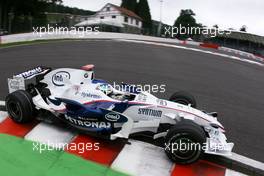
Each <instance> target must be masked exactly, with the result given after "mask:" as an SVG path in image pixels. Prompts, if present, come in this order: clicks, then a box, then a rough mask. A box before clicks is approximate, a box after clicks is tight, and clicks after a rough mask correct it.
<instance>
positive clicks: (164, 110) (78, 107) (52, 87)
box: [6, 65, 234, 164]
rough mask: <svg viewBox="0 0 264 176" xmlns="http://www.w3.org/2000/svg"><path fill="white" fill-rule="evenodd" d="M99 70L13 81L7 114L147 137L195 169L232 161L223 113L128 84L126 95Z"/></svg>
mask: <svg viewBox="0 0 264 176" xmlns="http://www.w3.org/2000/svg"><path fill="white" fill-rule="evenodd" d="M93 67H94V66H93V65H86V66H83V67H82V68H81V69H72V68H60V69H54V70H52V69H51V68H46V67H37V68H35V69H32V70H29V71H26V72H24V73H21V74H18V75H14V76H13V78H11V79H8V86H9V94H8V95H7V97H6V108H7V111H8V113H9V115H10V118H12V120H14V121H15V122H17V123H26V122H30V121H33V120H34V119H35V118H38V119H41V120H45V121H51V119H52V121H53V122H54V121H58V120H59V121H60V122H61V123H63V122H64V123H66V124H68V125H70V126H72V127H74V128H76V129H78V130H81V131H83V132H86V133H88V134H91V135H96V136H100V137H103V138H107V139H110V140H115V139H117V138H125V139H127V138H129V136H131V135H136V134H139V133H142V132H148V133H150V134H152V138H153V140H156V139H161V138H162V139H163V141H164V143H163V147H164V149H165V152H166V154H167V155H168V157H169V158H170V159H171V160H173V161H174V162H176V163H180V164H189V163H193V162H195V161H197V160H198V159H199V158H200V157H201V156H202V154H203V153H208V154H215V155H231V151H232V148H233V146H234V144H233V143H227V142H226V136H225V134H224V132H225V130H224V127H223V126H222V125H221V124H220V123H219V122H218V121H217V118H216V116H217V113H215V112H213V113H207V112H204V111H201V110H198V109H196V101H195V99H194V97H193V96H192V95H190V94H189V93H186V92H183V91H181V92H176V93H175V94H173V95H172V96H171V98H170V100H169V101H168V100H164V99H159V98H157V97H155V96H153V95H151V94H150V93H149V92H144V91H138V89H137V87H135V86H130V85H126V84H124V85H123V86H122V89H121V90H118V89H116V88H114V87H113V86H112V85H111V84H109V83H107V82H106V81H103V80H98V79H95V78H94V71H93Z"/></svg>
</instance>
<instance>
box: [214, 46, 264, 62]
mask: <svg viewBox="0 0 264 176" xmlns="http://www.w3.org/2000/svg"><path fill="white" fill-rule="evenodd" d="M218 50H220V51H225V52H229V53H234V54H237V55H240V56H244V57H247V58H250V59H254V60H257V61H261V62H264V58H263V57H262V56H257V55H254V54H252V53H248V52H245V51H240V50H236V49H231V48H227V47H219V48H218Z"/></svg>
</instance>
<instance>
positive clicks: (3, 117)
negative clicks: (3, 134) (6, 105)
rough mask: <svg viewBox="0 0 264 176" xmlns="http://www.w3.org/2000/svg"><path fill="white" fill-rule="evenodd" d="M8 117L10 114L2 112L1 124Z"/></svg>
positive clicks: (0, 114) (0, 113)
mask: <svg viewBox="0 0 264 176" xmlns="http://www.w3.org/2000/svg"><path fill="white" fill-rule="evenodd" d="M7 116H8V114H7V113H6V112H4V111H0V123H1V122H3V121H4V120H5V119H6V117H7Z"/></svg>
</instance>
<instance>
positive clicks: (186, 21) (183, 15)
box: [174, 9, 202, 40]
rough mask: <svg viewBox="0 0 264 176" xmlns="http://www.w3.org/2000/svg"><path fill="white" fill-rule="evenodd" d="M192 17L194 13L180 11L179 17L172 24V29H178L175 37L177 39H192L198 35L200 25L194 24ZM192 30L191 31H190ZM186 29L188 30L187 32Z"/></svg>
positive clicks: (194, 20)
mask: <svg viewBox="0 0 264 176" xmlns="http://www.w3.org/2000/svg"><path fill="white" fill-rule="evenodd" d="M194 16H195V13H194V12H193V11H192V10H191V9H185V10H181V12H180V15H179V17H178V18H177V19H176V20H175V23H174V27H176V29H178V34H177V35H176V37H177V38H179V39H182V40H185V39H187V38H189V37H191V38H193V37H195V36H197V35H198V34H199V33H198V32H199V30H200V28H201V27H202V25H201V24H198V23H197V22H196V19H195V18H194ZM192 28H193V30H191V29H192ZM187 29H189V31H188V30H187ZM198 29H199V30H198ZM180 33H182V34H180ZM183 33H184V34H183Z"/></svg>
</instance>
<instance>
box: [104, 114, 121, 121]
mask: <svg viewBox="0 0 264 176" xmlns="http://www.w3.org/2000/svg"><path fill="white" fill-rule="evenodd" d="M105 119H106V120H109V121H111V122H116V121H118V120H119V119H120V115H119V114H115V113H108V114H106V115H105Z"/></svg>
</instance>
